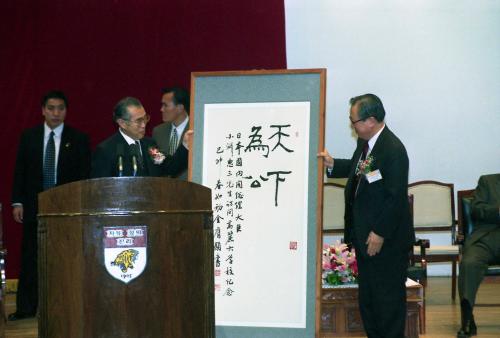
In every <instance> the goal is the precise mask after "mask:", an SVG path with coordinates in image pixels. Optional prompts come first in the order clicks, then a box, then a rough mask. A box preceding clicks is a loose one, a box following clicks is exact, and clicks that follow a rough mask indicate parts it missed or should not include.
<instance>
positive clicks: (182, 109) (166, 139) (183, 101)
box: [153, 87, 189, 180]
mask: <svg viewBox="0 0 500 338" xmlns="http://www.w3.org/2000/svg"><path fill="white" fill-rule="evenodd" d="M161 113H162V119H163V123H162V124H160V125H158V126H156V127H155V128H154V129H153V138H154V139H155V141H156V143H157V144H158V146H159V147H160V151H161V152H163V153H164V154H166V155H167V156H173V155H174V154H175V152H176V150H177V148H178V147H179V146H182V140H183V138H184V134H185V133H186V131H187V130H188V129H189V128H188V124H189V115H188V114H189V93H188V91H187V90H185V89H183V88H179V87H171V88H164V89H162V98H161ZM182 161H183V162H184V163H180V164H179V165H180V166H182V167H184V168H185V169H184V170H183V171H182V172H181V173H180V174H178V175H176V176H173V177H176V178H179V179H181V180H186V179H187V166H188V163H187V157H186V158H183V159H182Z"/></svg>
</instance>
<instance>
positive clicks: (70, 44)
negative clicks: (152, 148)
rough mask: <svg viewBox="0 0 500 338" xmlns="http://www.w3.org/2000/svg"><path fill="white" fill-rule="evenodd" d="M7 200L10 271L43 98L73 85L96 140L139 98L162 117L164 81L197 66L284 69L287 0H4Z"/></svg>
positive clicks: (2, 168) (75, 109)
mask: <svg viewBox="0 0 500 338" xmlns="http://www.w3.org/2000/svg"><path fill="white" fill-rule="evenodd" d="M0 12H1V13H2V20H1V22H0V102H2V106H3V107H2V115H1V116H2V122H3V123H4V124H3V127H2V128H1V130H2V132H1V133H2V137H1V140H2V142H1V143H0V149H1V153H2V154H3V155H2V157H3V158H4V160H3V161H2V165H0V186H1V189H0V201H1V202H2V204H3V205H4V210H3V219H4V242H5V243H6V246H7V249H8V257H7V276H8V278H17V276H18V274H19V251H20V240H21V225H19V224H16V223H14V221H13V220H12V215H11V207H10V192H11V185H12V176H13V170H14V162H15V154H16V150H17V146H18V141H19V135H20V132H21V130H23V129H24V128H27V127H31V126H33V125H35V124H37V123H39V122H41V121H42V116H41V110H40V98H41V96H42V94H43V93H44V92H46V91H47V90H49V89H53V88H58V89H62V90H63V91H65V92H66V94H67V96H68V99H69V109H68V115H67V120H66V121H67V123H68V124H71V125H72V126H74V127H77V128H79V129H81V130H83V131H85V132H87V133H89V135H90V137H91V140H92V145H93V146H95V145H96V144H97V143H99V142H100V141H102V140H103V139H104V138H106V137H107V136H109V135H110V134H111V133H113V132H114V130H115V126H114V125H113V123H112V120H111V113H112V109H113V106H114V104H115V103H116V102H117V101H118V100H119V99H120V98H122V97H124V96H135V97H137V98H139V99H140V100H141V101H142V103H143V104H144V106H145V108H146V111H147V112H148V113H149V114H151V115H152V121H151V123H150V126H149V129H148V131H149V132H150V131H151V129H150V128H151V127H152V126H154V125H156V124H158V123H159V122H160V121H161V117H160V112H159V108H160V97H161V93H160V89H161V88H162V87H164V86H169V85H181V86H184V87H187V88H189V85H190V73H191V72H192V71H218V70H245V69H278V68H286V51H285V17H284V15H285V14H284V1H283V0H252V1H229V0H220V1H214V0H211V1H207V0H196V1H189V0H169V1H165V0H114V1H102V0H100V1H98V0H53V1H41V0H29V1H28V0H2V1H1V4H0Z"/></svg>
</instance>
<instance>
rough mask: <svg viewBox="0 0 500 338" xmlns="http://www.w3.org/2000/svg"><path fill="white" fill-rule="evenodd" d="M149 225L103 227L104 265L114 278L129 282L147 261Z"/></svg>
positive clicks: (137, 275) (140, 272)
mask: <svg viewBox="0 0 500 338" xmlns="http://www.w3.org/2000/svg"><path fill="white" fill-rule="evenodd" d="M147 235H148V228H147V226H144V225H141V226H111V227H103V247H104V265H105V266H106V270H108V273H109V274H110V275H111V276H113V277H114V278H116V279H118V280H120V281H122V282H124V283H126V284H127V283H129V282H130V281H131V280H133V279H135V278H137V277H139V276H140V275H141V274H142V272H143V271H144V268H145V267H146V263H147V258H148V257H147V244H148V236H147Z"/></svg>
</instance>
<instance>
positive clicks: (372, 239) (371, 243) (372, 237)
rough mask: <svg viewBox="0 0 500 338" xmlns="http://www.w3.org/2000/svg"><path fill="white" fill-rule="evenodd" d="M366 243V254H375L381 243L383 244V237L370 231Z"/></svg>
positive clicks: (380, 247) (378, 250)
mask: <svg viewBox="0 0 500 338" xmlns="http://www.w3.org/2000/svg"><path fill="white" fill-rule="evenodd" d="M366 244H367V245H368V250H367V253H368V256H375V255H376V254H378V253H379V252H380V250H381V249H382V245H383V244H384V237H381V236H379V235H377V234H376V233H374V232H373V231H370V234H369V235H368V239H367V240H366Z"/></svg>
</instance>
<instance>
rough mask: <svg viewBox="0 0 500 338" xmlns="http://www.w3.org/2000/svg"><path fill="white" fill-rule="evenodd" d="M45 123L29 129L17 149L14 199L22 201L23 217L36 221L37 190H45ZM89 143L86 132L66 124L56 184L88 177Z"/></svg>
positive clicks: (13, 188) (14, 201) (62, 137)
mask: <svg viewBox="0 0 500 338" xmlns="http://www.w3.org/2000/svg"><path fill="white" fill-rule="evenodd" d="M43 147H44V125H43V124H40V125H38V126H36V127H34V128H30V129H26V130H25V131H24V132H23V133H22V135H21V140H20V143H19V148H18V151H17V159H16V165H15V170H14V184H13V187H12V203H22V204H23V209H24V220H25V223H26V222H36V214H37V210H38V193H40V192H42V191H43V150H44V149H43ZM89 172H90V146H89V138H88V136H87V135H86V134H83V133H81V132H80V131H78V130H76V129H74V128H71V127H70V126H68V125H67V124H65V125H64V128H63V132H62V134H61V145H60V148H59V155H58V160H57V185H61V184H65V183H69V182H73V181H79V180H83V179H86V178H88V177H89Z"/></svg>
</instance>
